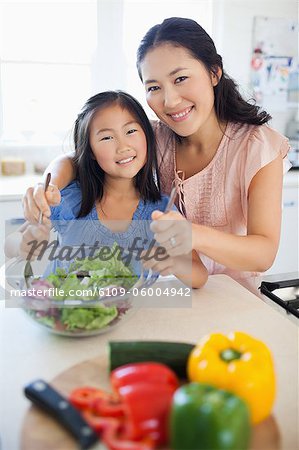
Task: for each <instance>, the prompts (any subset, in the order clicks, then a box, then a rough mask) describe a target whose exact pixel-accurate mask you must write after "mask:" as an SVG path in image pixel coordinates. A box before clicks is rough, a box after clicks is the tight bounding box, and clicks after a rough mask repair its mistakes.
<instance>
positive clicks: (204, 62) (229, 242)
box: [24, 18, 289, 278]
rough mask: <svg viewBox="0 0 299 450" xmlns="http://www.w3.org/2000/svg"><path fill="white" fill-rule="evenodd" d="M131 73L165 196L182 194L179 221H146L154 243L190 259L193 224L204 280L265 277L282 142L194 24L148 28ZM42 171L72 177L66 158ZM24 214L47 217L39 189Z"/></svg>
mask: <svg viewBox="0 0 299 450" xmlns="http://www.w3.org/2000/svg"><path fill="white" fill-rule="evenodd" d="M137 67H138V72H139V75H140V78H141V80H142V82H143V84H144V86H145V91H146V99H147V102H148V104H149V106H150V107H151V108H152V109H153V111H154V112H155V113H156V115H157V116H158V118H159V119H160V121H158V122H157V123H155V124H154V129H155V134H156V139H157V142H158V163H159V172H160V178H161V186H162V191H163V192H165V193H167V194H169V192H170V189H171V186H172V184H173V183H176V184H177V186H178V188H179V196H178V203H177V206H178V207H179V210H180V212H181V214H180V213H178V212H173V211H171V212H169V213H167V214H163V213H162V212H159V211H155V212H153V214H152V219H153V224H152V229H153V231H154V232H155V237H156V239H157V241H158V242H160V243H161V244H163V245H164V246H165V247H166V248H167V250H168V253H169V255H170V256H177V255H182V254H185V253H188V252H189V251H190V246H189V245H186V242H188V241H190V228H189V226H188V225H189V224H188V221H191V222H192V249H195V250H196V251H197V252H198V253H199V255H200V257H201V259H202V261H203V263H204V264H205V266H206V267H207V269H208V272H209V273H210V274H213V273H227V274H229V275H231V276H233V277H234V278H238V277H240V276H246V275H248V272H250V274H253V273H256V272H263V271H265V270H267V269H268V268H269V267H271V265H272V263H273V261H274V259H275V255H276V252H277V249H278V244H279V235H280V223H281V193H282V177H283V159H284V158H285V157H286V154H287V152H288V149H289V146H288V142H287V139H286V138H285V137H283V136H281V135H280V134H279V133H277V132H276V131H274V130H273V129H271V128H270V127H269V126H268V125H267V122H268V121H269V120H270V119H271V117H270V116H269V115H268V114H267V113H266V112H265V111H260V110H259V108H258V107H257V106H255V105H252V104H250V103H248V102H246V101H245V100H244V99H243V98H242V97H241V95H240V93H239V92H238V90H237V87H236V84H235V83H234V81H233V80H232V79H231V78H229V76H228V75H227V74H226V73H225V71H224V69H223V65H222V59H221V56H220V55H218V54H217V51H216V48H215V45H214V42H213V41H212V39H211V38H210V36H209V35H208V34H207V33H206V32H205V30H203V28H202V27H201V26H200V25H198V24H197V23H196V22H195V21H193V20H190V19H182V18H170V19H166V20H164V22H163V23H162V24H159V25H156V26H154V27H153V28H151V29H150V30H149V31H148V33H147V34H146V35H145V37H144V38H143V40H142V42H141V44H140V47H139V49H138V58H137ZM286 163H287V161H286ZM48 170H50V171H51V172H52V176H53V179H54V182H55V183H56V184H58V186H59V187H60V188H61V187H63V186H65V185H66V184H67V183H69V181H70V180H71V179H72V178H73V177H74V174H73V169H72V164H71V160H70V159H68V158H66V157H63V158H60V159H58V160H56V161H54V162H53V163H52V164H51V165H50V167H49V168H48V169H47V171H48ZM52 200H55V199H51V194H50V193H49V195H48V201H52ZM37 206H38V207H37ZM24 207H25V214H26V216H27V218H28V219H31V220H34V218H37V216H38V211H39V208H40V209H41V210H42V211H43V212H44V213H45V214H47V215H49V208H48V206H47V203H46V201H45V197H44V195H43V193H42V189H41V187H37V188H36V189H35V190H33V189H32V188H31V189H29V190H28V191H27V194H26V196H25V199H24ZM30 210H31V211H32V213H29V211H30ZM186 219H187V220H186ZM188 238H189V239H188Z"/></svg>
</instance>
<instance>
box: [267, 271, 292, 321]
mask: <svg viewBox="0 0 299 450" xmlns="http://www.w3.org/2000/svg"><path fill="white" fill-rule="evenodd" d="M259 289H260V290H261V293H262V294H264V295H266V296H267V297H268V298H270V299H271V300H273V301H274V302H275V303H277V304H278V305H280V306H281V307H282V308H284V309H285V310H286V312H287V313H288V314H292V315H293V316H295V317H298V318H299V279H294V280H285V281H277V282H274V283H273V282H268V281H262V283H261V286H260V287H259Z"/></svg>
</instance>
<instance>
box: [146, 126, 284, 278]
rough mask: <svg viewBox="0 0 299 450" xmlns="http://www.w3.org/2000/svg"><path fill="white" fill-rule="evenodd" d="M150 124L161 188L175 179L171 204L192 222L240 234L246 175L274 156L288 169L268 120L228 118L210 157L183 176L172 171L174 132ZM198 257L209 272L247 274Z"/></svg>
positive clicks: (278, 137)
mask: <svg viewBox="0 0 299 450" xmlns="http://www.w3.org/2000/svg"><path fill="white" fill-rule="evenodd" d="M153 126H154V130H155V135H156V139H157V147H158V166H159V172H160V179H161V189H162V192H163V193H165V194H169V193H170V191H171V188H172V185H173V183H176V185H177V186H178V188H179V195H178V198H177V202H176V203H177V207H178V208H179V211H180V212H182V214H184V215H185V217H186V218H187V219H188V220H190V221H191V222H193V223H198V224H202V225H206V226H209V227H213V228H216V229H218V230H221V231H224V232H227V233H233V234H236V235H241V236H242V235H246V234H247V204H248V203H247V198H248V188H249V185H250V182H251V180H252V178H253V177H254V175H255V174H256V173H257V172H258V171H259V170H260V169H261V168H262V167H264V166H266V165H267V164H269V163H270V162H271V161H273V160H274V159H275V158H276V157H277V156H278V155H282V157H283V158H284V170H285V171H287V170H288V169H289V168H290V163H289V161H288V159H287V156H286V155H287V152H288V150H289V144H288V140H287V138H286V137H284V136H282V135H281V134H279V133H278V132H277V131H275V130H273V129H272V128H270V127H269V126H268V125H262V126H255V125H240V124H234V123H228V125H227V127H226V131H225V134H224V135H223V138H222V140H221V142H220V145H219V147H218V150H217V152H216V154H215V156H214V158H213V159H212V161H211V162H210V163H209V164H208V165H207V166H206V167H205V168H204V169H203V170H201V171H200V172H198V173H197V174H195V175H193V176H192V177H190V178H187V179H186V180H184V174H183V173H182V172H180V171H177V170H176V162H175V161H176V158H175V136H174V134H173V133H172V131H171V130H170V129H169V128H168V127H167V126H166V125H164V124H163V123H162V122H153ZM199 256H200V258H201V259H202V261H203V263H204V264H205V266H206V267H207V269H208V272H209V274H216V273H226V274H228V275H230V276H232V277H233V278H239V277H246V276H249V275H252V273H248V272H246V273H245V272H242V273H240V272H237V271H232V270H230V269H227V268H226V267H224V266H223V265H221V264H218V263H216V262H215V261H213V260H211V259H210V258H208V257H206V256H205V255H202V254H200V255H199Z"/></svg>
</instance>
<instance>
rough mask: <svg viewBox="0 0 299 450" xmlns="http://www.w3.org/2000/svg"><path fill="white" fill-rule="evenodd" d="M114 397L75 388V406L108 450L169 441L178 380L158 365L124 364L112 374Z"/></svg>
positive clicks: (144, 448)
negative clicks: (170, 416)
mask: <svg viewBox="0 0 299 450" xmlns="http://www.w3.org/2000/svg"><path fill="white" fill-rule="evenodd" d="M111 384H112V386H113V389H114V394H109V393H107V392H104V391H101V390H99V389H95V388H89V387H83V388H79V389H75V390H74V391H73V392H72V393H71V395H70V401H71V402H72V404H73V405H74V406H76V407H77V408H79V409H81V410H82V411H83V415H84V417H85V419H86V421H87V422H88V423H89V424H90V426H91V427H92V428H93V429H94V430H95V431H96V432H97V433H99V434H100V435H101V437H102V439H103V441H104V442H105V443H106V445H107V446H108V448H109V449H110V450H153V449H154V448H155V447H156V446H157V445H161V444H165V443H167V441H168V436H167V429H168V418H169V414H170V409H171V404H172V398H173V394H174V392H175V391H176V389H177V388H178V386H179V381H178V379H177V377H176V375H175V374H174V372H172V370H171V369H169V368H168V367H167V366H165V365H163V364H160V363H154V362H149V363H136V364H127V365H125V366H121V367H119V368H117V369H115V370H114V371H113V372H112V374H111Z"/></svg>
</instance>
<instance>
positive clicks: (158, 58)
mask: <svg viewBox="0 0 299 450" xmlns="http://www.w3.org/2000/svg"><path fill="white" fill-rule="evenodd" d="M141 74H142V79H143V83H144V86H145V90H146V100H147V103H148V104H149V106H150V108H151V109H152V110H153V111H154V112H155V113H156V115H157V116H158V117H159V119H160V120H162V121H163V122H164V123H166V124H167V125H168V126H169V127H170V128H171V129H172V130H173V131H174V132H175V133H177V134H178V135H179V136H183V137H187V136H191V135H192V134H194V133H196V132H197V131H199V130H200V129H201V127H202V126H203V125H204V124H206V123H207V122H208V121H209V119H210V118H212V119H213V120H214V119H215V117H216V114H215V110H214V91H213V86H216V84H217V83H218V80H217V77H216V76H215V75H214V74H212V73H210V72H208V70H207V69H206V67H205V66H204V64H203V63H202V62H200V61H198V60H197V59H195V58H194V57H192V56H191V55H190V53H189V52H188V51H187V50H186V49H185V48H183V47H176V46H174V45H172V44H161V45H160V46H159V47H157V48H154V49H153V50H150V51H149V52H148V53H147V54H146V56H145V58H144V60H143V61H142V63H141Z"/></svg>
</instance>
